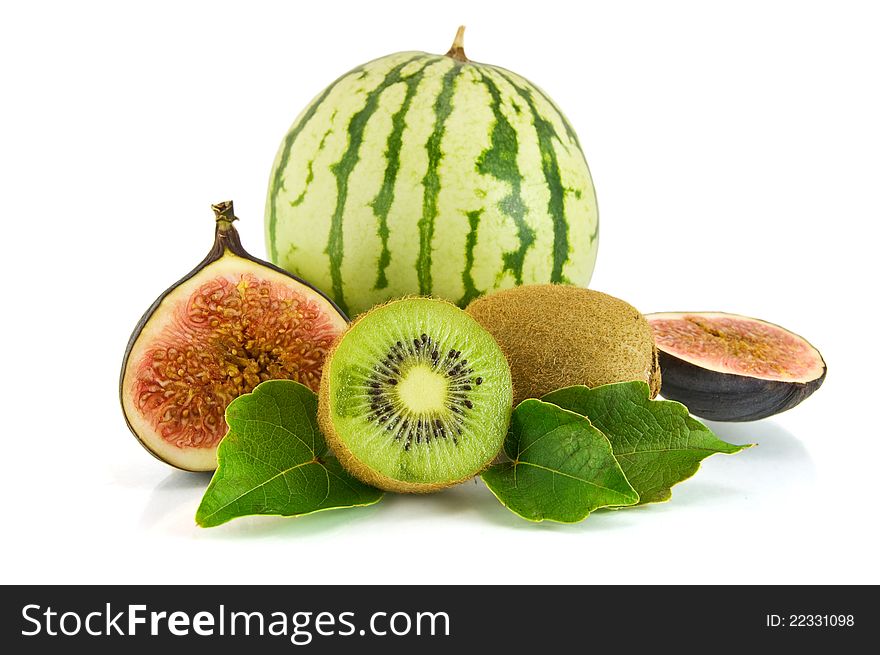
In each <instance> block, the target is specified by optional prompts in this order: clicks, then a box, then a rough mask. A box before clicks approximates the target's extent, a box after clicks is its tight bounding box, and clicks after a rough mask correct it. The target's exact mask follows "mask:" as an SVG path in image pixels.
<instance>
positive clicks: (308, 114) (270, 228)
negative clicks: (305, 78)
mask: <svg viewBox="0 0 880 655" xmlns="http://www.w3.org/2000/svg"><path fill="white" fill-rule="evenodd" d="M363 69H364V67H363V66H358V67H357V68H353V69H352V70H350V71H348V72H347V73H346V74H345V75H340V76H339V77H338V78H336V81H335V82H333V83H332V84H331V85H330V86H328V87H327V88H326V89H324V90H323V91H322V92H321V93H320V95H318V97H317V98H315V99H314V100H313V101H312V103H311V104H310V105H309V106H308V108H307V109H306V110H305V112H304V113H303V115H302V116H301V117H300V118H298V119H297V120H296V122H295V123H294V126H293V127H292V128H291V130H290V132H288V133H287V136H285V137H284V141H283V143H282V144H281V154H280V156H279V161H278V163H277V164H276V165H275V169H274V170H273V171H272V181H271V185H270V187H269V211H268V215H267V217H266V218H267V236H268V241H269V256H270V257H271V259H272V261H273V262H277V261H278V248H277V246H276V244H275V230H276V228H277V225H278V208H277V202H278V192H279V191H280V190H281V189H282V188H283V186H284V183H283V181H282V180H283V177H284V171H285V169H286V168H287V161H288V159H289V158H290V151H291V149H292V148H293V144H294V143H296V139H297V137H298V136H299V135H300V134H301V133H302V131H303V130H304V129H305V127H306V125H308V124H309V121H310V120H311V119H312V117H313V116H314V115H315V112H317V111H318V107H320V106H321V105H322V104H323V102H324V100H326V99H327V96H329V95H330V93H331V92H332V91H333V89H335V88H336V86H337V85H338V84H339V83H340V82H342V80H344V79H346V78H348V77H351V76H352V75H354V74H355V73H360V72H362V71H363ZM328 129H329V128H328Z"/></svg>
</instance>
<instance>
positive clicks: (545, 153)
mask: <svg viewBox="0 0 880 655" xmlns="http://www.w3.org/2000/svg"><path fill="white" fill-rule="evenodd" d="M497 73H498V75H500V76H501V77H502V78H503V79H505V80H507V82H508V84H510V85H511V86H512V87H513V88H514V89H515V90H516V92H517V93H518V94H519V95H520V97H521V98H522V99H523V100H525V102H526V104H527V105H528V107H529V110H530V111H531V112H532V121H533V124H534V126H535V131H536V132H537V133H538V147H539V148H540V150H541V168H542V170H543V171H544V179H546V180H547V187H548V188H549V189H550V202H549V203H548V204H547V210H548V211H549V212H550V215H551V216H552V217H553V271H552V272H551V273H550V281H551V282H554V283H561V282H569V280H568V279H566V278H565V276H563V274H562V268H563V266H565V263H566V262H567V261H568V223H567V222H566V220H565V205H564V202H565V201H564V197H565V187H563V186H562V181H561V179H560V177H559V162H558V160H557V158H556V149H555V148H554V147H553V141H554V140H556V141H557V142H558V141H559V135H558V134H556V128H554V127H553V123H551V122H550V121H548V120H547V119H546V118H544V117H543V116H542V115H541V114H540V113H539V112H538V109H537V107H535V103H534V101H533V100H532V93H531V91H530V90H529V89H525V88H523V87H521V86H519V85H518V84H517V83H516V82H514V81H513V80H512V79H511V78H510V76H509V75H505V74H504V73H503V72H501V71H500V70H499V71H497ZM532 88H534V87H532Z"/></svg>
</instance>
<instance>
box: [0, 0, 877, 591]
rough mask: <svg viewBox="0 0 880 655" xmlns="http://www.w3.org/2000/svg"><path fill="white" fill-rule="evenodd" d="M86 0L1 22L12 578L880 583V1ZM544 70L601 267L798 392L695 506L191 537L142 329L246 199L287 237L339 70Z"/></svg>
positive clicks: (467, 491) (499, 514) (735, 427)
mask: <svg viewBox="0 0 880 655" xmlns="http://www.w3.org/2000/svg"><path fill="white" fill-rule="evenodd" d="M129 4H130V3H110V2H108V3H104V4H98V3H95V2H77V3H57V4H49V3H43V2H33V3H18V6H17V7H15V8H13V7H10V6H9V4H4V7H3V9H2V10H0V62H2V64H0V79H2V88H0V137H2V141H0V189H2V197H0V211H2V220H0V229H2V235H3V236H2V241H0V244H2V248H3V255H2V258H0V261H2V266H3V284H4V294H3V296H4V303H3V305H4V309H3V314H2V321H0V330H2V342H0V343H2V358H0V361H2V364H3V374H2V375H0V385H2V389H0V391H2V414H0V425H2V450H0V456H2V475H0V485H2V488H0V489H2V498H3V512H2V514H3V518H2V522H3V529H2V532H3V538H2V540H0V551H2V556H0V581H2V582H4V583H10V582H21V583H36V582H96V583H97V582H112V583H136V582H181V583H195V582H279V583H282V582H283V583H305V582H314V583H333V582H369V583H379V582H388V583H391V582H406V583H423V582H425V583H427V582H476V583H482V582H597V583H598V582H604V583H631V582H651V583H653V582H697V583H725V582H726V583H746V582H752V583H783V582H820V583H832V582H833V583H858V582H872V583H878V582H880V575H878V557H877V553H878V539H877V535H878V527H877V525H878V509H877V503H876V498H875V496H876V492H875V489H876V471H877V468H878V466H880V446H878V443H880V429H878V422H880V419H878V405H880V403H878V385H877V378H878V375H880V357H878V347H877V345H876V342H877V339H878V335H880V330H878V323H877V318H878V311H877V304H878V303H877V295H878V294H877V289H876V287H877V283H878V279H880V276H878V274H877V266H878V264H880V255H878V242H880V230H878V224H880V127H878V126H880V97H878V89H880V87H878V62H880V39H878V38H877V35H878V27H880V21H878V16H877V14H876V13H875V11H876V10H875V8H874V7H872V6H871V3H868V2H865V3H855V2H826V3H809V2H790V3H789V2H747V1H743V0H740V1H738V2H729V3H714V2H713V3H706V2H664V3H656V2H615V3H612V2H603V3H593V2H577V3H574V2H551V1H549V0H542V2H539V3H536V2H528V3H516V2H512V1H510V0H508V1H506V2H503V3H502V2H494V3H489V2H474V1H473V0H469V1H468V2H458V1H456V0H447V1H445V2H442V3H436V2H435V3H416V2H406V3H391V2H381V1H379V0H372V1H371V2H358V3H342V2H316V3H300V2H296V3H295V2H254V3H242V2H237V3H226V2H205V3H195V2H190V3H176V2H175V3H166V2H155V1H154V2H150V3H141V4H140V6H139V8H135V7H132V6H129ZM459 23H466V24H467V26H468V32H467V38H466V49H467V53H468V55H469V56H470V57H471V58H472V59H475V60H477V61H485V62H490V63H497V64H499V65H502V66H504V67H506V68H510V69H512V70H515V71H517V72H519V73H521V74H522V75H525V76H526V77H528V78H530V79H532V80H533V81H534V82H536V83H538V84H539V85H541V86H542V87H544V89H545V90H547V91H548V92H549V93H550V95H551V96H552V97H553V98H555V100H556V101H557V102H558V103H559V105H560V106H561V107H562V108H563V110H564V111H565V112H566V113H567V114H568V117H569V118H570V119H571V121H572V123H573V124H574V126H575V128H576V129H577V130H578V133H579V135H580V138H581V141H582V143H583V146H584V150H585V152H586V154H587V159H588V161H589V163H590V166H591V169H592V172H593V175H594V179H595V184H596V189H597V193H598V198H599V206H600V214H601V237H600V248H599V259H598V263H597V268H596V273H595V275H594V278H593V284H592V286H593V287H594V288H596V289H600V290H603V291H607V292H610V293H612V294H614V295H617V296H620V297H622V298H624V299H626V300H628V301H630V302H631V303H632V304H634V305H635V306H636V307H638V308H640V309H641V310H642V311H644V312H650V311H661V310H701V309H712V310H715V309H718V310H726V311H732V312H741V313H745V314H749V315H753V316H758V317H761V318H764V319H767V320H770V321H773V322H776V323H779V324H782V325H784V326H787V327H789V328H791V329H793V330H794V331H796V332H799V333H801V334H803V335H804V336H806V337H807V338H808V339H810V340H811V341H812V342H813V343H814V344H815V345H817V347H819V348H820V349H821V350H822V352H823V354H824V356H825V359H826V361H827V362H828V365H829V373H828V377H827V380H826V382H825V385H824V387H823V388H822V389H821V390H820V391H819V392H818V393H817V394H816V395H814V396H813V397H811V398H810V399H809V400H808V401H806V402H805V403H804V404H803V405H801V406H799V407H797V408H796V409H794V410H792V411H790V412H788V413H786V414H783V415H780V416H777V417H775V418H772V419H769V420H764V421H761V422H757V423H752V424H712V425H711V427H712V428H713V429H714V430H716V432H717V433H718V434H719V435H720V436H721V437H722V438H725V439H727V440H730V441H734V442H740V443H742V442H746V441H757V442H759V443H760V446H759V447H758V448H754V449H752V450H750V451H748V452H745V453H743V454H741V455H737V456H735V457H721V456H718V457H715V458H712V459H711V460H708V461H707V462H706V463H705V465H704V467H703V469H702V471H701V472H700V473H698V475H697V477H695V478H694V479H692V480H690V481H688V482H686V483H684V484H682V485H681V486H679V487H677V488H676V489H675V490H674V494H673V499H672V501H671V502H669V503H667V504H663V505H654V506H648V507H644V508H640V509H636V510H630V511H621V512H605V513H602V512H600V513H597V514H595V515H594V516H592V517H590V518H589V519H588V520H587V521H585V522H584V523H582V524H578V525H574V526H561V525H555V524H540V525H534V524H530V523H527V522H525V521H522V520H521V519H519V518H517V517H516V516H514V515H513V514H511V513H510V512H508V511H507V510H505V509H504V508H503V507H501V506H500V505H499V504H498V503H497V501H496V500H495V499H494V497H493V496H492V495H491V494H489V492H488V491H487V490H486V489H484V488H483V487H482V485H480V484H479V483H473V482H472V483H467V484H465V485H463V486H461V487H458V488H454V489H451V490H448V491H446V492H443V493H441V494H437V495H434V496H430V497H403V496H388V497H386V499H385V500H383V501H382V502H381V503H379V504H378V505H375V506H373V507H370V508H362V509H352V510H343V511H337V512H325V513H321V514H318V515H314V516H309V517H304V518H300V519H292V520H285V519H278V518H263V517H261V518H255V519H244V520H239V521H235V522H232V523H230V524H228V525H226V526H224V527H221V528H215V529H210V530H204V529H200V528H197V527H196V525H195V524H194V522H193V514H194V512H195V509H196V506H197V505H198V502H199V498H200V496H201V493H202V491H203V489H204V487H205V485H206V483H207V481H208V477H206V476H204V475H193V474H187V473H183V472H179V471H175V470H173V469H171V468H169V467H167V466H166V465H164V464H162V463H161V462H159V461H157V460H154V459H153V458H152V457H151V456H149V455H148V454H147V453H146V452H145V451H143V450H142V449H141V447H140V446H139V445H138V444H137V442H136V441H135V439H134V438H133V437H132V436H131V435H130V434H129V433H128V431H127V429H126V427H125V424H124V422H123V418H122V414H121V411H120V409H119V406H118V398H117V383H118V368H119V364H120V360H121V357H122V354H123V350H124V348H125V344H126V340H127V338H128V335H129V332H130V330H131V329H132V327H133V326H134V324H135V322H136V321H137V319H138V318H139V317H140V315H141V313H142V312H143V310H144V309H146V307H147V306H148V305H149V304H150V303H151V302H152V300H153V299H154V298H155V297H156V296H157V295H158V294H159V292H161V291H162V290H163V289H164V288H165V287H166V286H167V285H168V284H170V283H171V282H173V281H174V280H175V279H177V278H178V277H180V276H181V275H182V274H184V273H186V272H187V271H188V270H189V269H190V268H191V267H192V266H193V265H194V264H195V263H196V262H197V261H198V260H199V259H200V258H201V257H202V256H203V254H204V253H205V252H206V251H207V249H208V247H209V245H210V241H211V236H212V229H213V219H212V214H211V210H210V204H211V203H212V202H217V201H219V200H223V199H227V198H233V199H234V200H235V205H236V210H237V214H238V215H239V216H240V217H241V218H242V220H241V221H240V224H239V229H240V231H241V233H242V238H243V241H244V243H245V245H246V246H247V247H248V248H249V249H250V250H251V252H253V253H254V254H257V255H260V256H264V255H265V249H264V244H263V203H264V198H265V192H266V187H267V183H268V176H269V170H270V166H271V163H272V160H273V157H274V155H275V151H276V148H277V147H278V144H279V143H280V140H281V138H282V137H283V135H284V133H285V131H286V130H287V128H288V126H289V124H290V123H291V122H292V120H293V119H294V117H295V116H296V114H297V113H298V112H299V111H300V109H301V108H302V107H303V106H304V105H305V104H306V103H307V102H308V101H309V100H310V99H311V98H312V97H313V96H314V95H315V94H316V93H318V92H319V91H320V90H321V89H322V88H323V87H324V86H325V85H326V84H327V83H329V82H330V81H332V80H333V79H334V78H335V77H336V76H337V75H339V74H341V73H342V72H344V71H346V70H348V69H349V68H352V67H353V66H355V65H357V64H360V63H362V62H364V61H367V60H369V59H372V58H374V57H377V56H381V55H384V54H388V53H391V52H395V51H399V50H409V49H421V50H427V51H431V52H436V53H442V52H445V51H446V50H447V49H448V47H449V44H450V42H451V39H452V36H453V34H454V32H455V28H456V27H457V26H458V24H459Z"/></svg>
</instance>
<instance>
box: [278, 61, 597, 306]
mask: <svg viewBox="0 0 880 655" xmlns="http://www.w3.org/2000/svg"><path fill="white" fill-rule="evenodd" d="M452 53H453V51H450V54H452ZM598 224H599V223H598V210H597V206H596V196H595V191H594V189H593V183H592V178H591V176H590V171H589V168H588V166H587V163H586V159H585V158H584V155H583V152H582V150H581V147H580V143H579V141H578V138H577V135H576V134H575V131H574V129H573V128H572V126H571V125H570V123H569V122H568V120H567V119H566V118H565V116H564V115H563V114H562V112H561V111H560V110H559V108H558V107H557V106H556V105H555V104H554V103H553V101H552V100H550V98H549V96H547V95H546V94H545V93H544V92H543V91H541V90H540V89H539V88H538V87H536V86H535V85H533V84H532V83H530V82H529V81H527V80H526V79H524V78H522V77H521V76H519V75H517V74H516V73H513V72H511V71H508V70H506V69H503V68H499V67H497V66H491V65H487V64H480V63H477V62H472V61H469V60H466V59H464V58H463V57H461V58H458V57H453V56H449V55H443V56H438V55H431V54H427V53H424V52H402V53H397V54H393V55H388V56H386V57H382V58H380V59H376V60H374V61H372V62H369V63H367V64H364V65H363V66H359V67H357V68H355V69H353V70H351V71H349V72H348V73H346V74H345V75H343V76H341V77H340V78H338V79H337V80H336V81H335V82H333V83H332V84H331V85H330V86H328V87H327V88H326V89H325V90H324V91H323V92H322V93H320V94H319V95H318V96H317V97H316V98H315V99H314V100H313V101H312V102H311V103H310V104H309V105H308V106H307V107H306V108H305V109H304V110H303V112H302V113H301V114H300V115H299V116H298V117H297V119H296V120H295V121H294V123H293V125H292V126H291V128H290V130H289V131H288V133H287V135H286V136H285V138H284V140H283V141H282V144H281V147H280V149H279V151H278V155H277V157H276V159H275V163H274V166H273V169H272V175H271V179H270V185H269V194H268V198H267V203H266V238H267V246H268V251H269V256H270V259H271V261H272V262H273V263H275V264H277V265H279V266H281V267H283V268H285V269H287V270H288V271H290V272H291V273H293V274H295V275H298V276H301V277H303V278H304V279H306V280H308V281H309V282H310V283H312V284H314V285H315V286H317V287H318V288H320V289H321V290H322V291H324V292H325V293H327V294H328V295H330V296H331V297H332V298H333V299H334V301H335V302H336V303H337V304H338V305H339V306H340V307H341V308H342V309H343V310H344V311H346V312H347V313H349V315H355V314H358V313H360V312H362V311H364V310H366V309H368V308H370V307H371V306H373V305H375V304H377V303H379V302H383V301H385V300H388V299H389V298H394V297H399V296H403V295H408V294H418V295H433V296H437V297H441V298H446V299H448V300H451V301H452V302H455V303H457V304H458V305H460V306H464V305H466V304H467V303H468V302H470V301H471V300H472V299H474V298H476V297H478V296H480V295H482V294H484V293H487V292H489V291H493V290H496V289H501V288H506V287H510V286H514V285H518V284H528V283H546V282H557V283H572V284H577V285H580V286H586V285H587V284H588V283H589V280H590V276H591V275H592V271H593V265H594V263H595V258H596V249H597V246H598Z"/></svg>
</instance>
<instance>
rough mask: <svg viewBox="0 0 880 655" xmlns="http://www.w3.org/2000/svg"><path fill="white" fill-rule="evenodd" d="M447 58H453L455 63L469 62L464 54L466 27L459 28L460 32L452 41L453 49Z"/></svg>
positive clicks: (460, 26)
mask: <svg viewBox="0 0 880 655" xmlns="http://www.w3.org/2000/svg"><path fill="white" fill-rule="evenodd" d="M446 56H447V57H452V58H453V59H455V61H460V62H462V63H464V62H466V61H468V58H467V57H466V56H465V54H464V25H459V26H458V31H457V32H456V33H455V39H453V41H452V47H451V48H449V52H447V53H446Z"/></svg>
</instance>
